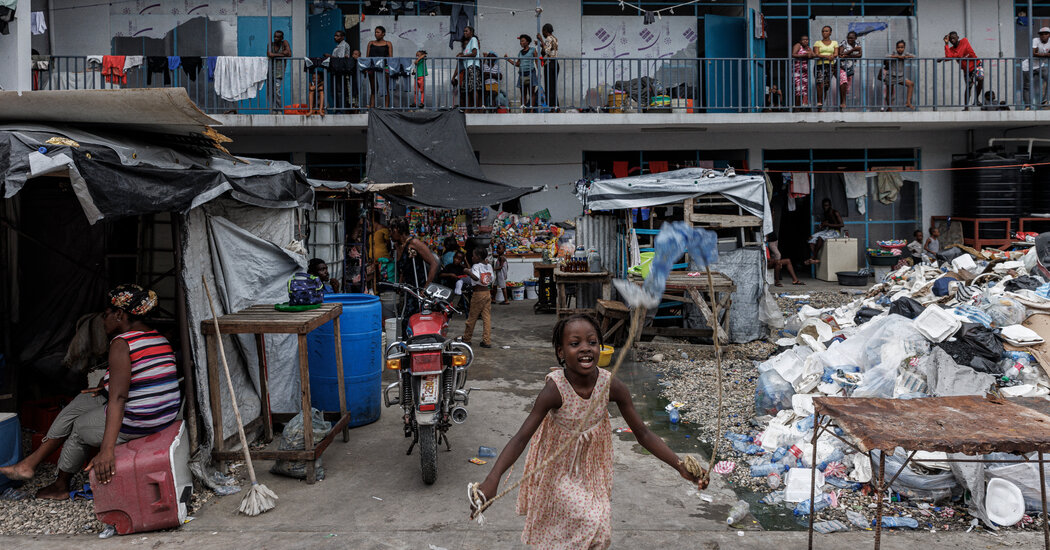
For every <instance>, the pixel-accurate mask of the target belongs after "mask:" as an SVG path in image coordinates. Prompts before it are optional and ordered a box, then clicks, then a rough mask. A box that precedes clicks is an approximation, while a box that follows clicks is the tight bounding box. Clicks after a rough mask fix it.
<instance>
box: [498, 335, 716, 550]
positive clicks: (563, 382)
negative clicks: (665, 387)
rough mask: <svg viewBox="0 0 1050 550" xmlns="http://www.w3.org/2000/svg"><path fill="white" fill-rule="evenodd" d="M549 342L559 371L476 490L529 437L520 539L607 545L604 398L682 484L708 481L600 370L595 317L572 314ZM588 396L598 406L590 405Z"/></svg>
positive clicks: (608, 432)
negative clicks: (695, 473) (652, 428)
mask: <svg viewBox="0 0 1050 550" xmlns="http://www.w3.org/2000/svg"><path fill="white" fill-rule="evenodd" d="M552 341H553V344H554V352H555V354H556V355H557V356H558V363H560V364H561V366H562V368H561V369H554V371H553V372H551V373H550V374H548V375H547V378H546V385H544V387H543V390H541V391H540V395H539V397H537V398H536V404H535V405H533V407H532V412H531V413H529V416H528V418H526V419H525V422H524V423H523V424H522V425H521V428H520V429H519V430H518V433H516V434H514V437H512V438H511V440H510V442H509V443H507V446H506V447H504V448H503V452H501V453H500V455H499V458H498V459H496V463H495V465H493V467H492V471H491V472H489V475H488V476H487V477H486V478H485V481H483V482H482V483H481V485H480V486H479V487H478V489H479V490H480V491H481V493H482V494H483V495H484V497H485V499H489V498H491V497H493V496H494V495H495V494H496V492H497V489H498V487H499V481H500V478H501V477H502V476H503V474H504V473H505V472H506V471H507V469H508V468H510V466H511V465H512V464H514V462H515V461H516V460H517V459H518V457H519V456H521V453H522V451H524V450H525V445H526V443H530V439H531V445H530V446H529V454H528V456H527V458H526V461H525V472H524V474H523V475H524V476H525V477H524V480H523V482H522V484H521V488H520V489H519V491H518V505H517V511H518V514H520V515H524V516H525V530H524V531H523V532H522V533H521V541H522V542H523V543H525V544H529V545H535V546H537V547H539V548H608V547H609V545H610V544H611V543H612V525H611V521H610V515H611V514H610V506H609V498H610V495H611V494H612V469H613V457H612V427H611V425H610V422H609V413H608V402H609V401H613V402H615V403H616V405H617V406H618V407H619V409H620V414H621V415H623V418H624V420H626V421H627V425H628V426H630V427H631V431H633V432H634V435H635V437H636V438H637V439H638V442H639V443H641V444H642V446H643V447H645V448H646V449H647V450H649V452H651V453H653V455H655V456H656V457H657V458H659V459H660V460H662V461H664V462H666V463H667V464H668V465H669V466H671V467H672V468H674V469H675V470H677V471H678V473H679V474H681V476H682V477H684V478H685V479H688V480H689V481H692V482H694V483H695V482H698V481H699V482H700V486H701V488H703V487H705V486H706V481H701V480H699V479H697V478H696V477H695V476H693V475H692V474H691V473H689V472H688V471H687V470H686V468H685V466H684V465H683V463H682V461H680V460H679V459H678V456H677V455H676V454H675V453H674V452H673V451H671V449H670V448H669V447H668V446H667V444H666V443H664V440H663V439H660V437H659V436H657V435H656V434H654V433H653V432H651V431H649V428H648V427H647V426H646V425H645V423H644V422H642V419H641V418H640V417H639V416H638V412H637V411H635V410H634V403H632V402H631V393H630V391H629V390H628V389H627V386H626V385H625V384H624V383H623V382H621V381H620V380H617V379H615V378H613V377H612V375H611V374H610V373H609V371H607V370H605V369H600V368H598V356H599V353H600V351H601V344H602V342H601V330H600V329H599V327H598V323H597V322H596V321H595V320H594V319H592V318H591V317H589V316H586V315H573V316H571V317H568V318H566V319H563V320H561V321H559V322H558V324H557V325H555V327H554V337H553V339H552ZM592 399H599V400H601V401H600V402H598V403H596V404H594V406H593V407H592V402H591V400H592ZM588 413H589V414H588ZM585 417H586V418H585ZM581 421H582V424H581ZM566 441H571V444H570V445H569V447H568V449H567V450H565V451H564V452H563V453H562V454H561V455H558V456H556V457H555V458H553V459H552V460H551V462H550V463H549V464H547V465H546V466H543V465H542V464H543V463H544V462H545V461H546V460H547V459H549V458H551V457H552V456H554V455H555V453H557V452H558V451H559V450H560V449H561V447H562V446H563V445H564V444H565V443H566Z"/></svg>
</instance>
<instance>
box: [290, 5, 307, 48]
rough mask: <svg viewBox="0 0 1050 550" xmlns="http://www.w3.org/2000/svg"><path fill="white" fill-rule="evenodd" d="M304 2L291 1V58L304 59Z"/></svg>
mask: <svg viewBox="0 0 1050 550" xmlns="http://www.w3.org/2000/svg"><path fill="white" fill-rule="evenodd" d="M308 16H309V14H308V13H307V8H306V0H292V57H306V48H307V46H306V45H307V41H306V20H307V17H308Z"/></svg>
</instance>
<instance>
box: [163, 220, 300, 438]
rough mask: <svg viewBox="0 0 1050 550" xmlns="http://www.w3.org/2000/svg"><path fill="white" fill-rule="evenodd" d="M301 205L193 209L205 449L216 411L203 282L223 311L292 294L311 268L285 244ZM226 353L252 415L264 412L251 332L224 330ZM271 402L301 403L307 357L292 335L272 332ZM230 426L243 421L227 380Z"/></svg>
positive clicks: (187, 276)
mask: <svg viewBox="0 0 1050 550" xmlns="http://www.w3.org/2000/svg"><path fill="white" fill-rule="evenodd" d="M295 221H296V217H295V210H294V209H280V210H275V209H263V208H258V207H253V206H245V205H243V204H237V203H235V202H233V201H229V200H220V201H216V202H214V203H211V204H208V205H206V206H204V207H203V208H197V209H194V210H192V211H191V212H190V213H189V214H187V216H186V223H185V226H184V235H183V262H184V265H183V272H182V280H183V282H184V284H185V285H186V286H187V290H188V291H187V297H186V299H187V302H188V303H187V323H188V324H189V327H190V330H189V334H190V342H191V344H192V349H193V355H194V363H195V376H196V378H195V380H194V381H195V382H196V386H197V403H198V409H199V411H200V414H201V417H202V418H203V423H202V425H201V428H202V429H203V431H204V432H205V433H204V435H203V437H202V438H201V440H200V445H201V450H202V451H203V456H207V455H208V453H210V451H211V446H212V441H213V436H214V434H213V431H212V411H211V407H210V401H209V399H208V395H209V388H208V370H207V365H208V363H207V349H206V347H205V342H204V337H203V336H202V335H201V333H200V328H199V327H200V326H201V321H204V320H207V319H210V318H211V311H210V309H209V307H208V299H207V296H206V295H205V293H204V292H203V289H201V288H200V284H201V275H204V277H205V279H206V280H207V284H208V287H209V289H211V290H212V296H213V298H214V299H215V301H216V303H215V308H216V310H217V311H218V313H219V315H222V314H224V313H232V312H235V311H239V310H241V309H244V308H246V307H248V306H250V305H253V304H258V303H277V302H282V301H285V300H286V299H287V296H288V291H287V288H286V283H287V281H288V278H289V277H291V275H292V274H293V273H294V272H295V271H297V270H302V269H304V268H305V267H306V257H305V256H301V255H297V254H294V253H292V252H290V251H288V250H286V249H285V248H283V245H284V244H287V243H289V242H291V240H292V239H293V237H294V229H295ZM223 342H224V345H225V348H226V359H227V361H228V362H229V364H230V369H231V377H232V378H233V384H234V388H235V390H236V394H237V403H238V405H239V406H240V409H241V414H242V415H243V418H244V421H245V422H246V423H247V422H250V421H251V420H253V419H254V418H256V417H257V416H259V414H260V410H261V407H260V400H259V367H258V365H259V361H258V355H257V353H256V347H255V339H254V338H253V337H252V336H251V335H238V336H226V337H224V341H223ZM266 353H267V364H268V366H269V373H270V376H269V390H270V404H271V406H272V408H273V411H274V412H296V411H298V410H299V409H300V393H299V370H298V369H299V361H298V357H297V344H296V339H295V337H294V336H292V335H271V336H267V337H266ZM220 395H221V402H222V410H223V412H222V414H223V432H224V434H225V435H226V436H227V437H229V436H231V435H233V434H235V433H236V421H235V419H234V415H233V408H232V406H231V404H230V395H229V392H228V391H227V390H226V388H225V383H224V384H223V388H222V390H221V391H220Z"/></svg>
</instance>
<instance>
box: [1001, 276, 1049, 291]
mask: <svg viewBox="0 0 1050 550" xmlns="http://www.w3.org/2000/svg"><path fill="white" fill-rule="evenodd" d="M1042 285H1043V281H1041V280H1039V279H1037V278H1035V277H1032V276H1031V275H1022V276H1020V277H1018V278H1016V279H1010V280H1009V281H1006V282H1005V283H1003V287H1004V288H1005V289H1006V290H1008V291H1010V292H1017V291H1018V290H1035V289H1037V288H1039V287H1040V286H1042Z"/></svg>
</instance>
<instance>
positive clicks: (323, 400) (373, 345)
mask: <svg viewBox="0 0 1050 550" xmlns="http://www.w3.org/2000/svg"><path fill="white" fill-rule="evenodd" d="M324 300H325V301H326V302H339V303H341V304H343V314H342V315H341V316H340V317H339V325H340V336H341V339H342V345H343V386H344V387H345V388H346V408H347V410H348V411H350V426H363V425H365V424H371V423H372V422H375V421H376V420H379V412H380V410H381V409H382V401H381V399H382V383H383V380H382V378H383V365H382V359H383V350H382V347H383V316H382V306H381V305H380V303H379V297H378V296H372V295H369V294H326V295H325V297H324ZM332 327H333V323H332V322H331V321H329V322H327V323H325V324H323V325H321V326H320V327H318V328H317V329H316V330H314V331H313V332H311V333H310V334H309V335H307V344H308V347H309V351H310V400H311V402H312V403H313V406H314V408H316V409H318V410H322V411H338V410H339V386H337V385H336V384H337V383H338V382H337V381H336V370H335V369H336V367H335V335H334V333H333V332H332Z"/></svg>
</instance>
